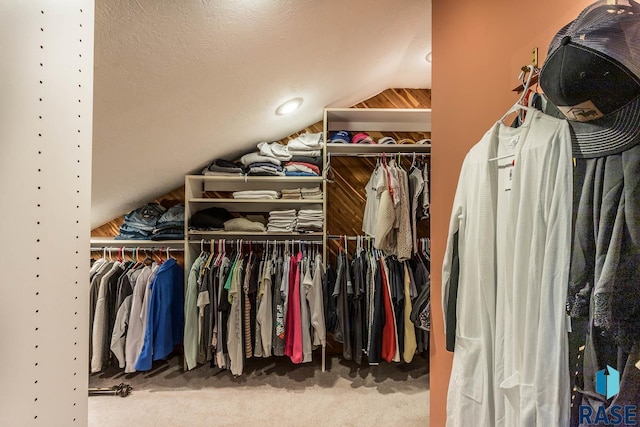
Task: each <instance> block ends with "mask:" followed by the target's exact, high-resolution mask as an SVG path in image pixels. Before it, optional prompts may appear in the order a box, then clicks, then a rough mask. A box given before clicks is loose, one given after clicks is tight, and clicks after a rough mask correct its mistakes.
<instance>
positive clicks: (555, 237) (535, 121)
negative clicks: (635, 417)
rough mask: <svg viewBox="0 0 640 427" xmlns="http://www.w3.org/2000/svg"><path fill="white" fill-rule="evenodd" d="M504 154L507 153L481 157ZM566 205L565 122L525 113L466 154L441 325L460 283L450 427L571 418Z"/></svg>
mask: <svg viewBox="0 0 640 427" xmlns="http://www.w3.org/2000/svg"><path fill="white" fill-rule="evenodd" d="M505 153H507V154H509V153H512V154H514V156H513V157H509V158H507V159H502V160H492V161H490V160H489V159H492V158H496V157H500V156H502V155H503V154H505ZM512 160H513V161H515V166H512V164H511V161H512ZM509 177H511V179H509ZM571 206H572V160H571V137H570V133H569V128H568V125H567V123H566V122H565V121H563V120H559V119H556V118H553V117H551V116H547V115H544V114H543V113H541V112H539V111H531V112H528V113H527V117H526V119H525V122H524V124H523V125H522V126H521V127H519V128H517V129H514V128H509V127H507V126H504V125H502V124H501V123H496V125H494V126H493V128H492V129H490V130H489V131H488V132H487V133H486V134H485V135H484V136H483V137H482V139H481V140H480V142H478V143H477V144H476V145H475V146H474V147H472V148H471V150H470V151H469V153H468V154H467V156H466V158H465V160H464V163H463V165H462V170H461V172H460V178H459V182H458V187H457V190H456V195H455V199H454V204H453V210H452V215H451V221H450V226H449V236H448V242H447V249H446V252H445V258H444V263H443V269H442V283H443V290H442V295H443V309H444V313H445V322H446V318H447V316H448V315H450V314H451V313H450V312H449V311H450V309H448V302H449V301H448V298H449V289H450V285H451V284H452V282H455V281H456V280H457V282H458V294H457V301H456V302H455V307H456V312H457V321H456V325H455V348H454V358H453V368H452V372H451V378H450V383H449V392H448V396H447V425H448V426H469V425H482V426H508V427H516V426H565V425H568V424H569V408H570V405H569V404H570V402H569V400H570V389H569V387H570V385H569V369H568V359H567V357H568V355H567V353H568V343H567V324H566V317H565V300H566V292H567V281H568V273H569V257H570V239H571ZM456 233H457V234H456ZM456 235H457V244H458V255H459V270H458V274H457V277H454V276H452V273H455V272H456V265H454V259H453V252H454V250H453V248H454V241H455V238H454V236H456ZM450 326H452V325H450ZM445 327H446V324H445Z"/></svg>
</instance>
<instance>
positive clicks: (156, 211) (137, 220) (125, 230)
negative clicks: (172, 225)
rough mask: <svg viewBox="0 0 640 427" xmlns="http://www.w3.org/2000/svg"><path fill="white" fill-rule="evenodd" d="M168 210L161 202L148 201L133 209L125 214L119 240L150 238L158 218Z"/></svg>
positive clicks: (118, 236) (117, 237)
mask: <svg viewBox="0 0 640 427" xmlns="http://www.w3.org/2000/svg"><path fill="white" fill-rule="evenodd" d="M166 211H167V210H166V209H165V208H164V206H162V205H161V204H159V203H155V202H152V203H147V204H146V205H144V206H142V207H140V208H138V209H135V210H132V211H131V212H129V213H128V214H126V215H125V216H124V223H123V224H122V225H121V226H120V233H119V234H118V235H117V236H116V237H115V238H116V239H118V240H148V239H150V238H151V235H152V234H153V230H154V228H156V223H157V222H158V219H160V217H161V216H162V214H164V213H165V212H166Z"/></svg>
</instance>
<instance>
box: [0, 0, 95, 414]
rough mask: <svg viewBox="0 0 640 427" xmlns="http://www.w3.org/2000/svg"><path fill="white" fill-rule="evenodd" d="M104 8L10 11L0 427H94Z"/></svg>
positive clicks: (3, 65) (47, 6)
mask: <svg viewBox="0 0 640 427" xmlns="http://www.w3.org/2000/svg"><path fill="white" fill-rule="evenodd" d="M93 32H94V4H93V1H89V0H66V1H53V0H43V1H38V2H35V1H18V0H3V1H0V55H1V57H0V384H1V385H2V386H1V387H0V425H2V426H27V425H43V426H74V425H78V426H83V425H87V384H88V378H87V372H88V370H87V354H88V324H89V322H88V309H87V307H88V267H89V265H88V263H89V234H90V225H89V218H90V202H91V197H90V190H91V135H92V112H93V111H92V105H93Z"/></svg>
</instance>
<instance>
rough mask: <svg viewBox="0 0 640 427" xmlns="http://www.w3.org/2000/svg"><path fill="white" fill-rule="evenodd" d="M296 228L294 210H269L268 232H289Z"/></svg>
mask: <svg viewBox="0 0 640 427" xmlns="http://www.w3.org/2000/svg"><path fill="white" fill-rule="evenodd" d="M295 229H296V210H295V209H287V210H280V211H271V212H269V222H268V224H267V231H268V232H285V233H291V232H292V231H295Z"/></svg>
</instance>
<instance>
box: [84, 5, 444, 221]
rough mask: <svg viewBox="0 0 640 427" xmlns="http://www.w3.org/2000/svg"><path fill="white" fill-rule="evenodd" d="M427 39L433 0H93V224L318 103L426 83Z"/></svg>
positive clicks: (298, 122) (246, 147) (272, 136)
mask: <svg viewBox="0 0 640 427" xmlns="http://www.w3.org/2000/svg"><path fill="white" fill-rule="evenodd" d="M430 50H431V0H233V1H231V0H226V1H225V0H135V1H132V0H126V1H125V0H96V24H95V84H94V131H93V132H94V133H93V185H92V213H91V216H92V218H91V225H92V228H95V227H97V226H99V225H101V224H103V223H105V222H107V221H109V220H111V219H113V218H116V217H119V216H121V215H123V214H124V213H126V212H128V211H129V210H131V209H134V208H136V207H138V206H141V205H142V204H144V203H146V202H148V201H149V200H153V199H154V198H157V197H159V196H160V195H162V194H165V193H167V192H169V191H171V190H173V189H175V188H177V187H179V186H180V185H182V184H183V182H184V175H185V174H186V173H192V172H194V171H199V170H201V169H202V167H203V166H205V165H206V164H207V163H209V162H210V161H211V160H213V159H214V158H217V157H226V158H233V157H234V156H235V155H236V154H239V153H242V152H246V151H250V150H252V149H254V148H255V146H256V143H258V142H260V141H265V140H266V141H272V140H279V139H281V138H284V137H286V136H288V135H290V134H292V133H295V132H297V131H299V130H300V129H303V128H305V127H307V126H309V125H311V124H313V123H316V122H318V121H320V120H322V111H323V108H324V107H325V106H334V107H348V106H351V105H353V104H355V103H357V102H360V101H362V100H365V99H367V98H369V97H371V96H374V95H376V94H378V93H379V92H381V91H383V90H385V89H387V88H392V87H404V88H430V87H431V67H430V64H429V63H427V62H426V61H425V55H426V54H427V53H428V52H429V51H430ZM293 97H302V98H304V102H303V104H302V107H301V108H300V109H299V110H298V111H296V112H295V113H293V114H291V115H289V116H276V115H275V114H274V111H275V109H276V108H277V107H278V105H279V104H281V103H282V102H283V101H285V100H287V99H289V98H293Z"/></svg>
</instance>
